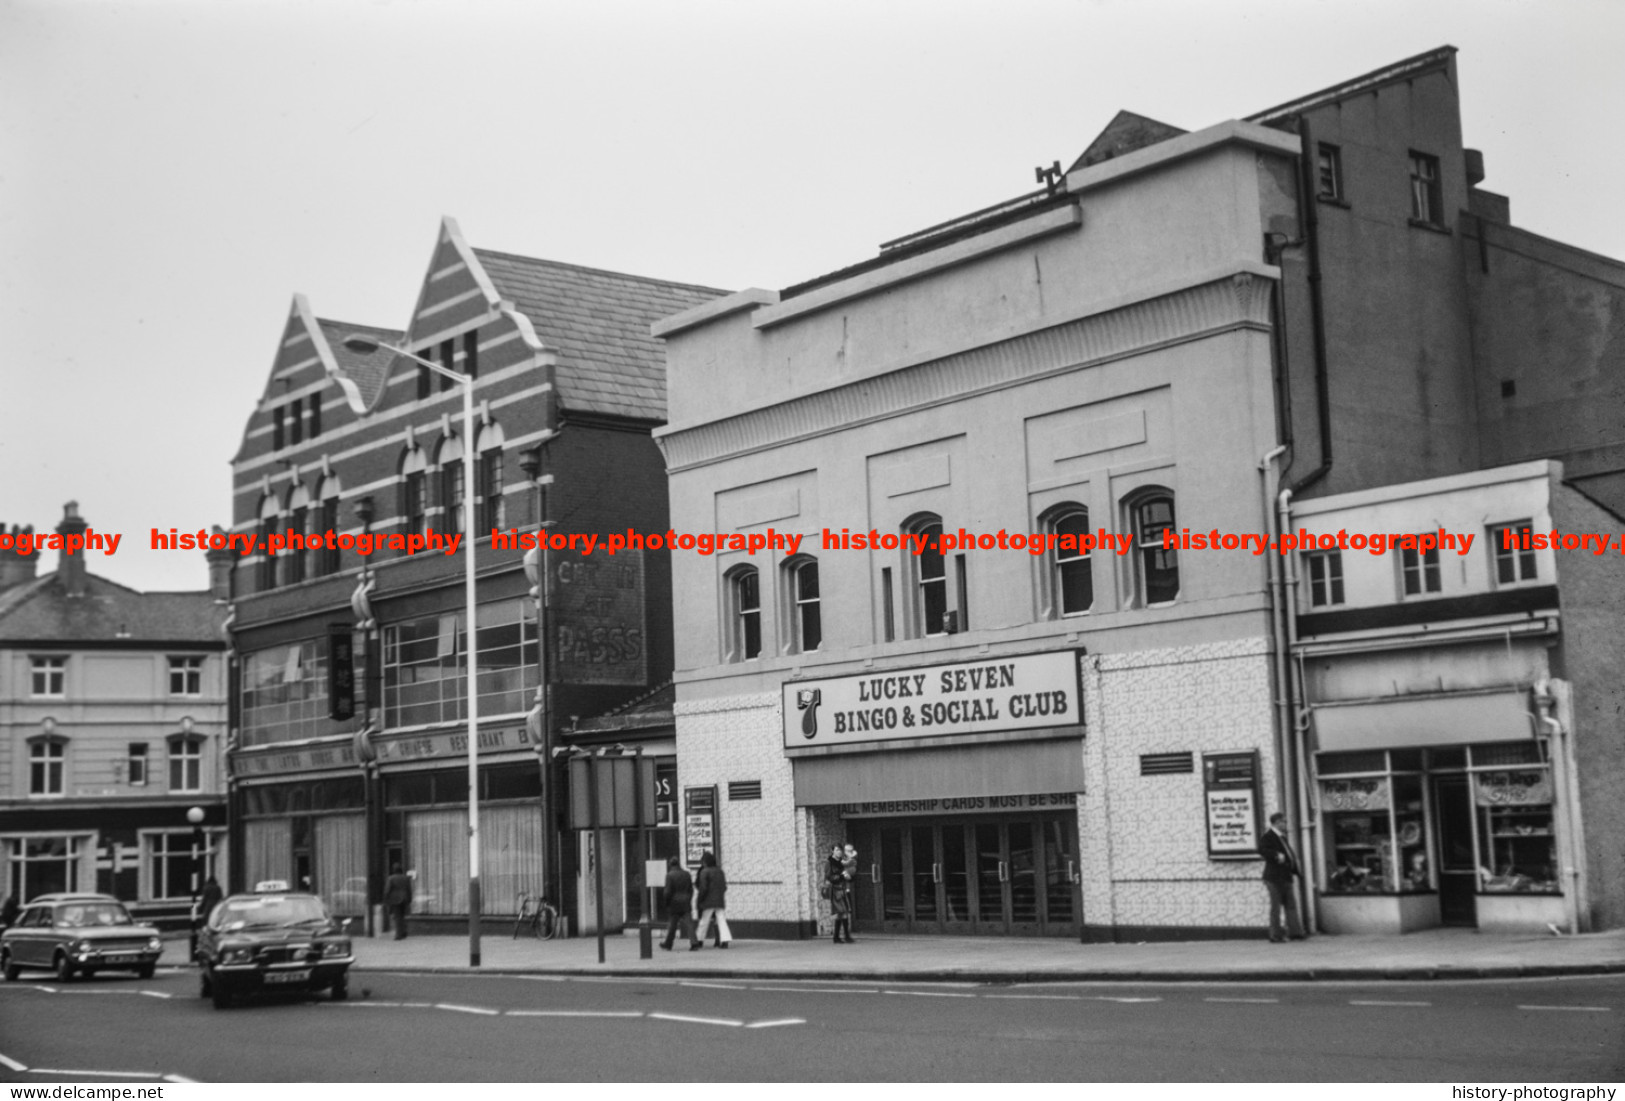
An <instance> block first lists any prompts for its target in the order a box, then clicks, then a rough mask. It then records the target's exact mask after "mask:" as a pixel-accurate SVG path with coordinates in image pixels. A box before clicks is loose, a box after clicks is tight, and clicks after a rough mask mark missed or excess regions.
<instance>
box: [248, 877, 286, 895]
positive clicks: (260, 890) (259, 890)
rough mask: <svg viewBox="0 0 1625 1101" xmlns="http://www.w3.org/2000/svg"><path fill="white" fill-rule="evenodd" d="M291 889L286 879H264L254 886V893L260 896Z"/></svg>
mask: <svg viewBox="0 0 1625 1101" xmlns="http://www.w3.org/2000/svg"><path fill="white" fill-rule="evenodd" d="M290 889H291V888H289V886H288V881H287V880H286V879H262V880H260V881H259V882H258V883H256V884H254V893H255V894H260V895H269V894H275V893H276V892H277V891H286V890H290Z"/></svg>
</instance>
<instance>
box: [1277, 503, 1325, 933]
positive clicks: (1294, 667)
mask: <svg viewBox="0 0 1625 1101" xmlns="http://www.w3.org/2000/svg"><path fill="white" fill-rule="evenodd" d="M1275 523H1276V532H1277V543H1276V545H1277V546H1279V545H1280V543H1279V536H1280V534H1282V533H1285V532H1288V531H1290V530H1292V490H1291V489H1283V490H1281V492H1280V494H1279V496H1278V497H1277V498H1276V517H1275ZM1276 557H1278V558H1281V559H1283V561H1282V562H1281V563H1280V569H1281V572H1282V574H1283V577H1282V588H1283V589H1284V590H1285V596H1286V599H1285V601H1284V615H1285V619H1286V658H1287V661H1286V665H1287V680H1286V702H1285V709H1284V710H1285V716H1286V718H1287V720H1288V722H1289V724H1290V729H1291V732H1292V733H1291V738H1292V760H1293V765H1294V768H1293V777H1294V784H1293V789H1292V794H1293V796H1294V799H1293V802H1294V806H1293V808H1292V812H1290V813H1292V814H1295V815H1296V817H1297V827H1298V828H1297V834H1298V853H1299V854H1300V859H1301V860H1302V862H1303V864H1304V871H1305V873H1306V874H1305V875H1304V877H1303V890H1302V891H1301V892H1300V894H1301V896H1302V897H1300V898H1299V900H1298V906H1299V909H1300V910H1301V911H1302V913H1303V919H1304V921H1303V927H1304V930H1305V931H1306V932H1309V933H1317V932H1319V931H1320V930H1319V926H1318V922H1317V921H1316V913H1317V910H1316V907H1315V906H1313V905H1311V904H1310V893H1311V892H1316V893H1317V894H1318V892H1319V890H1320V883H1321V871H1322V868H1321V852H1320V845H1319V844H1318V843H1317V841H1316V835H1317V832H1318V829H1319V825H1320V823H1319V816H1318V815H1317V814H1316V813H1315V807H1314V801H1313V800H1312V799H1311V798H1310V792H1309V757H1308V743H1307V739H1306V738H1305V728H1306V726H1307V725H1308V721H1309V712H1308V709H1307V708H1305V707H1304V706H1303V695H1304V693H1303V667H1302V664H1301V663H1300V662H1299V661H1297V660H1294V659H1295V657H1296V655H1295V653H1294V647H1296V645H1297V642H1298V565H1297V558H1298V556H1297V555H1296V554H1284V555H1282V554H1278V555H1276ZM1282 795H1283V798H1284V797H1285V792H1283V793H1282Z"/></svg>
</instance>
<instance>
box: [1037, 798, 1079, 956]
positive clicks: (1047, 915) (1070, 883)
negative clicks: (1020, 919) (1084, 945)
mask: <svg viewBox="0 0 1625 1101" xmlns="http://www.w3.org/2000/svg"><path fill="white" fill-rule="evenodd" d="M1039 829H1040V830H1041V831H1042V832H1043V835H1044V932H1046V933H1051V934H1054V933H1066V934H1075V933H1077V932H1079V929H1078V911H1079V910H1080V908H1081V907H1080V906H1079V901H1078V830H1077V826H1076V823H1075V821H1074V820H1073V819H1072V818H1070V817H1068V818H1050V819H1046V820H1044V821H1043V822H1041V823H1039Z"/></svg>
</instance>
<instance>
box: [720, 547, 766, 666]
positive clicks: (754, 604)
mask: <svg viewBox="0 0 1625 1101" xmlns="http://www.w3.org/2000/svg"><path fill="white" fill-rule="evenodd" d="M725 582H726V592H727V601H728V607H727V617H728V640H727V642H728V654H727V657H728V660H729V661H749V660H751V659H752V658H754V657H756V656H757V655H758V654H760V653H761V652H762V588H761V575H760V574H759V573H757V571H756V567H754V566H741V567H739V568H738V569H735V570H732V571H730V572H729V573H728V575H727V577H726V578H725Z"/></svg>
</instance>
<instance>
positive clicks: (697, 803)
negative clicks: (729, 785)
mask: <svg viewBox="0 0 1625 1101" xmlns="http://www.w3.org/2000/svg"><path fill="white" fill-rule="evenodd" d="M683 796H684V801H685V802H686V804H687V806H686V807H685V808H684V812H683V855H684V858H685V863H686V864H687V865H688V866H689V867H690V868H698V867H699V866H700V857H702V856H704V855H705V854H706V852H708V851H709V852H710V853H712V854H713V855H715V856H716V858H717V862H718V863H721V862H722V853H721V851H720V850H719V845H720V841H721V839H720V838H719V837H718V835H717V834H718V831H717V789H716V788H715V787H704V788H688V789H687V790H686V791H684V792H683Z"/></svg>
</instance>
